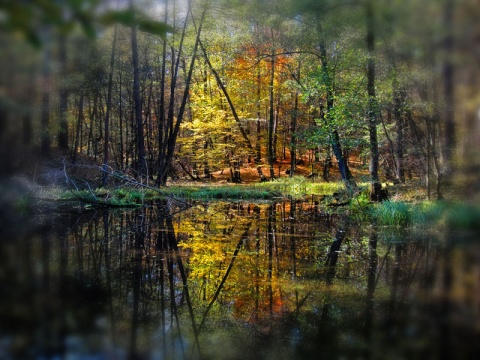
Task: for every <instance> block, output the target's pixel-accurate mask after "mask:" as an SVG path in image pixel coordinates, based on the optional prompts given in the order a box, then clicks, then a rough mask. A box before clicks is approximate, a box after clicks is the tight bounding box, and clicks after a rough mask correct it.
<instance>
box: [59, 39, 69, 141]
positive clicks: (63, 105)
mask: <svg viewBox="0 0 480 360" xmlns="http://www.w3.org/2000/svg"><path fill="white" fill-rule="evenodd" d="M59 62H60V66H61V72H60V73H61V76H62V83H61V84H60V91H59V102H60V112H59V118H60V124H59V125H60V126H59V131H58V147H59V148H60V149H62V150H68V119H67V112H68V89H67V84H65V77H66V73H67V44H66V39H65V35H60V37H59Z"/></svg>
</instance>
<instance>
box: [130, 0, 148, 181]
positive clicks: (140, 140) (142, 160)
mask: <svg viewBox="0 0 480 360" xmlns="http://www.w3.org/2000/svg"><path fill="white" fill-rule="evenodd" d="M129 7H130V11H134V7H133V0H129ZM131 34H132V66H133V101H134V119H135V126H136V137H137V161H136V164H135V165H136V170H137V171H138V173H139V175H140V176H144V175H146V173H147V165H146V161H147V159H146V157H145V138H144V135H143V120H142V99H141V97H140V69H139V65H138V45H137V29H136V26H135V25H133V26H132V29H131Z"/></svg>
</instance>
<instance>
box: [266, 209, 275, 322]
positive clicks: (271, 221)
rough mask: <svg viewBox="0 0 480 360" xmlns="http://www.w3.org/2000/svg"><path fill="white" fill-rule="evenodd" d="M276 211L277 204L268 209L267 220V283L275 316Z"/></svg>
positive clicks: (270, 306) (271, 311) (270, 303)
mask: <svg viewBox="0 0 480 360" xmlns="http://www.w3.org/2000/svg"><path fill="white" fill-rule="evenodd" d="M275 210H276V204H275V203H273V204H271V205H270V206H269V208H268V219H267V242H268V270H267V283H268V297H269V309H270V315H272V314H273V288H272V276H273V246H274V243H275V218H276V212H275Z"/></svg>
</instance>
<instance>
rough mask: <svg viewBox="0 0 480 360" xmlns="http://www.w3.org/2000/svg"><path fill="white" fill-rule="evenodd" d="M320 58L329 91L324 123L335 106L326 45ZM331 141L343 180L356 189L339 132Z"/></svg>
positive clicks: (321, 45)
mask: <svg viewBox="0 0 480 360" xmlns="http://www.w3.org/2000/svg"><path fill="white" fill-rule="evenodd" d="M320 57H321V60H322V73H323V77H324V79H325V85H326V89H327V90H326V91H327V94H326V95H327V115H326V116H325V114H323V112H322V114H321V117H322V119H323V120H324V122H328V121H331V119H329V116H330V114H331V112H332V110H333V105H334V93H333V84H332V79H331V75H330V73H329V70H328V58H327V50H326V48H325V44H324V43H321V44H320ZM330 140H331V142H332V150H333V154H334V155H335V157H336V158H337V162H338V168H339V170H340V175H341V177H342V180H343V182H344V184H345V186H346V187H347V189H349V188H352V187H353V188H355V187H356V183H355V180H354V179H353V176H352V173H351V172H350V169H349V168H348V163H347V161H346V159H345V157H344V154H343V151H342V145H341V144H340V136H339V134H338V131H337V130H333V131H332V133H331V134H330Z"/></svg>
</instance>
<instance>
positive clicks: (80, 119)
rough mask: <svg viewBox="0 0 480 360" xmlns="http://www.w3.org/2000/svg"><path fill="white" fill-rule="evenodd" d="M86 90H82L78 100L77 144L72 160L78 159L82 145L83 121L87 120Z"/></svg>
mask: <svg viewBox="0 0 480 360" xmlns="http://www.w3.org/2000/svg"><path fill="white" fill-rule="evenodd" d="M84 96H85V95H84V91H83V90H81V92H80V99H79V100H78V116H77V130H76V132H75V145H74V147H73V152H72V162H73V163H75V162H76V161H77V154H78V148H79V146H80V137H81V136H82V129H83V122H84V120H85V115H84V113H83V107H84Z"/></svg>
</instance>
